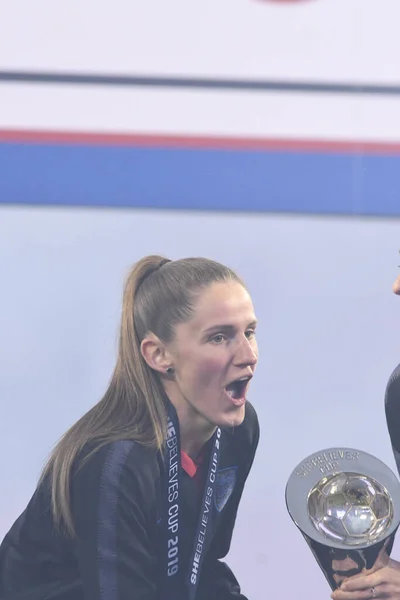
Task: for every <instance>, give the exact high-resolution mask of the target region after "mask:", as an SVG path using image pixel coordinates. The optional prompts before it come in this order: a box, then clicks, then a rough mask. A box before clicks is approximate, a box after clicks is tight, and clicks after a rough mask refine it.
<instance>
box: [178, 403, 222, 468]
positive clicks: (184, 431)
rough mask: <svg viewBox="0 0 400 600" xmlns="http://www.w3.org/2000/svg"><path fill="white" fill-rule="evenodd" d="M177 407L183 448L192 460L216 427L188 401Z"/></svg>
mask: <svg viewBox="0 0 400 600" xmlns="http://www.w3.org/2000/svg"><path fill="white" fill-rule="evenodd" d="M173 404H174V405H175V403H173ZM175 409H176V412H177V415H178V419H179V429H180V438H181V450H182V452H185V454H187V455H188V456H190V458H191V459H192V460H196V458H197V457H198V456H199V454H200V452H201V450H202V448H203V447H204V445H205V444H206V443H207V442H208V440H209V439H210V438H211V437H212V436H213V434H214V432H215V430H216V427H215V425H213V424H212V423H210V422H209V421H207V419H205V418H204V417H203V416H202V415H200V414H199V413H198V412H196V411H195V410H194V409H193V408H192V407H191V406H190V404H188V403H187V402H185V403H184V404H179V405H178V406H175Z"/></svg>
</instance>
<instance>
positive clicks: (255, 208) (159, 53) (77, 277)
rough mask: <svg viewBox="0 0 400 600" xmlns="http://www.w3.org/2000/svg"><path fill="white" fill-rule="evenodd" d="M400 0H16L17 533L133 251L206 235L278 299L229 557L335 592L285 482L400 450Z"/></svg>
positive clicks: (8, 316) (11, 419) (108, 337)
mask: <svg viewBox="0 0 400 600" xmlns="http://www.w3.org/2000/svg"><path fill="white" fill-rule="evenodd" d="M399 21H400V4H399V2H398V0H379V1H378V0H308V1H300V0H299V1H290V0H286V1H281V2H278V1H275V2H273V1H267V0H264V1H263V0H213V1H211V0H203V2H187V1H184V0H170V1H169V2H166V1H161V0H146V2H139V1H138V0H129V1H128V0H114V1H113V3H111V2H107V1H105V0H100V1H99V0H97V1H96V2H95V1H94V0H86V2H82V1H80V2H78V0H71V1H70V2H68V3H64V4H60V3H54V2H51V1H50V0H37V1H36V2H34V3H33V2H28V1H27V0H14V2H12V3H2V4H1V5H0V291H1V294H0V306H1V310H0V405H1V413H0V414H1V416H0V472H1V481H2V486H1V491H2V493H1V495H0V538H2V537H3V535H4V534H5V533H6V531H7V530H8V529H9V527H10V526H11V524H12V522H13V521H14V519H15V518H16V517H17V516H18V515H19V513H20V512H21V511H22V510H23V509H24V507H25V505H26V503H27V502H28V500H29V498H30V496H31V494H32V492H33V489H34V486H35V483H36V479H37V476H38V474H39V472H40V469H41V467H42V465H43V462H44V460H45V459H46V457H47V455H48V453H49V452H50V450H51V448H52V447H53V445H54V443H55V442H56V441H57V439H58V438H59V436H60V435H61V434H62V433H63V432H64V431H65V429H66V428H68V427H69V426H70V425H71V424H72V423H73V422H74V421H75V420H77V418H78V417H80V416H81V415H82V414H83V413H84V412H85V411H86V410H88V409H89V408H90V407H91V406H92V405H93V404H95V403H96V402H97V401H98V400H99V399H100V396H101V395H102V393H103V391H104V389H105V386H106V385H107V382H108V379H109V377H110V374H111V371H112V368H113V365H114V360H115V355H116V342H117V330H118V321H119V314H120V302H121V294H122V284H123V280H124V277H125V275H126V273H127V270H128V268H129V266H130V265H131V264H132V263H133V262H134V261H136V260H137V259H139V258H140V257H142V256H143V255H145V254H148V253H161V254H165V255H167V256H169V257H170V258H173V259H175V258H179V257H183V256H193V255H202V256H207V257H210V258H214V259H217V260H220V261H222V262H225V263H227V264H228V265H229V266H231V267H233V268H234V269H236V270H237V271H238V272H239V273H240V275H242V276H243V277H244V279H245V280H246V281H247V283H248V285H249V287H250V290H251V292H252V295H253V299H254V303H255V308H256V312H257V315H258V318H259V321H260V326H259V330H258V332H259V333H258V336H259V345H260V352H261V356H260V363H259V367H258V373H257V377H256V378H255V380H254V383H253V384H252V393H251V397H250V400H251V401H252V402H253V404H254V405H255V407H256V409H257V411H258V414H259V418H260V422H261V427H262V438H261V442H260V446H259V452H258V455H257V458H256V462H255V464H254V468H253V471H252V473H251V476H250V478H249V481H248V484H247V487H246V490H245V493H244V497H243V501H242V504H241V509H240V514H239V517H238V521H237V527H236V530H235V533H234V538H233V542H232V547H231V552H230V555H229V557H228V562H229V564H230V565H231V566H232V568H233V570H234V571H235V573H236V574H237V577H238V579H239V580H240V583H241V584H242V588H243V592H244V593H245V594H246V595H248V597H249V598H250V600H265V598H266V595H267V596H268V597H271V598H274V597H275V598H295V599H297V598H301V599H303V598H307V600H320V599H321V598H324V597H326V598H328V597H329V594H330V589H329V587H328V584H327V583H326V581H325V579H324V577H323V575H322V572H321V571H320V570H319V567H318V566H317V564H316V562H315V560H314V558H313V556H312V554H311V552H310V550H309V549H308V547H307V545H306V543H305V542H304V540H303V538H302V537H301V535H300V533H299V532H298V531H297V530H296V528H295V526H294V525H293V523H292V522H291V520H290V518H289V516H288V514H287V512H286V507H285V496H284V494H285V485H286V481H287V479H288V477H289V475H290V473H291V472H292V470H293V468H294V467H295V466H296V465H297V463H298V462H299V461H301V460H302V459H303V458H304V457H306V456H307V455H308V454H310V453H313V452H316V451H318V450H321V449H324V448H329V447H331V446H341V445H344V446H349V447H353V448H357V449H360V450H364V451H366V452H370V453H372V454H375V455H376V456H377V457H379V458H380V459H381V460H383V461H385V462H386V463H387V464H388V465H389V466H390V467H391V468H392V469H393V470H395V468H396V467H395V464H394V459H393V456H392V452H391V447H390V442H389V438H388V435H387V431H386V423H385V415H384V392H385V386H386V383H387V380H388V377H389V375H390V373H391V372H392V370H393V369H394V367H395V366H396V365H397V364H398V362H400V348H399V320H400V299H399V298H396V297H395V296H394V295H393V294H392V292H391V285H392V282H393V280H394V279H395V277H396V276H397V274H398V265H399V264H400V260H399V259H400V257H399V254H398V253H399V248H400V78H399V64H400V38H399V36H398V23H399ZM393 556H394V557H395V558H397V559H400V537H399V540H398V542H396V544H395V548H394V552H393ZM288 574H290V576H289V577H288ZM305 590H307V591H305Z"/></svg>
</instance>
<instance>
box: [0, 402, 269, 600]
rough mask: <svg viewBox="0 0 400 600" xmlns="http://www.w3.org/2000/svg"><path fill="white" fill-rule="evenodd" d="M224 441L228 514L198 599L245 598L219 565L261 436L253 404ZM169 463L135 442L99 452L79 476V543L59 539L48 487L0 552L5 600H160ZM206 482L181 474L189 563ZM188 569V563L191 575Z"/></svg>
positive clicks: (221, 499) (218, 528)
mask: <svg viewBox="0 0 400 600" xmlns="http://www.w3.org/2000/svg"><path fill="white" fill-rule="evenodd" d="M222 435H223V436H224V438H225V439H224V444H223V445H222V451H221V457H220V464H219V470H218V473H219V474H221V475H222V477H221V485H219V487H218V486H217V488H216V502H217V504H218V508H219V510H218V511H216V513H217V521H216V525H215V527H214V528H213V537H212V539H211V540H210V544H209V546H208V547H207V548H206V549H205V559H204V565H203V570H202V572H201V577H200V583H199V589H198V594H197V599H198V600H229V599H231V600H233V599H236V600H246V599H245V596H243V595H242V594H241V592H240V587H239V585H238V583H237V581H236V579H235V577H234V575H233V573H232V572H231V571H230V569H229V568H228V566H227V565H226V564H225V563H223V562H221V561H220V559H222V558H224V557H225V556H226V554H227V553H228V551H229V547H230V543H231V537H232V532H233V528H234V524H235V519H236V514H237V510H238V505H239V502H240V498H241V496H242V492H243V487H244V484H245V481H246V479H247V476H248V474H249V471H250V468H251V465H252V463H253V459H254V455H255V451H256V448H257V444H258V439H259V425H258V419H257V415H256V413H255V410H254V408H253V407H252V405H251V404H250V403H247V405H246V416H245V419H244V421H243V423H242V425H240V426H239V427H237V428H236V429H235V430H234V431H233V432H231V433H227V432H223V433H222ZM207 463H208V461H207V460H206V461H205V464H207ZM161 465H162V463H161V461H160V456H159V455H158V454H157V453H156V452H155V451H153V450H149V449H146V448H145V447H143V446H141V445H140V444H137V443H134V442H131V441H117V442H113V443H110V444H107V445H105V446H103V447H102V448H101V449H100V450H98V451H97V452H96V453H95V454H94V456H93V457H92V458H90V459H89V460H88V461H87V462H86V464H85V465H84V466H83V467H82V468H81V469H80V470H78V471H77V472H76V473H74V476H73V479H72V484H71V498H72V512H73V517H74V521H75V528H76V532H77V537H76V538H70V537H67V536H63V535H61V534H58V533H56V530H55V528H54V526H53V520H52V515H51V510H50V495H49V487H48V484H47V482H46V481H44V482H43V483H42V484H41V485H40V486H39V487H38V488H37V490H36V491H35V493H34V495H33V497H32V499H31V500H30V502H29V504H28V506H27V508H26V509H25V511H24V512H23V513H22V515H21V516H20V517H19V518H18V519H17V521H16V522H15V523H14V525H13V526H12V528H11V530H10V531H9V533H8V534H7V535H6V536H5V538H4V540H3V542H2V545H1V546H0V599H1V600H83V599H85V600H117V599H118V600H157V598H158V581H159V579H158V578H159V570H160V569H158V565H159V560H160V532H159V530H160V518H161V491H162V490H161V481H162V480H161V473H162V466H161ZM224 474H225V476H224ZM226 474H228V477H227V476H226ZM200 476H204V477H205V475H204V473H201V475H200ZM227 482H228V484H227ZM232 482H235V484H234V487H233V486H232ZM198 483H199V482H198V479H197V478H194V479H191V478H190V477H189V476H188V475H186V474H185V473H183V474H182V480H181V490H182V492H181V493H182V508H181V511H182V512H181V518H182V523H183V527H181V531H182V534H183V540H182V546H183V549H184V550H185V551H184V552H182V556H184V557H186V559H187V560H186V562H187V563H188V559H189V555H190V550H191V548H192V544H193V541H194V537H195V528H196V525H197V518H198V514H199V509H200V503H201V493H199V486H198ZM232 487H233V490H232ZM188 566H189V565H188V564H186V565H184V573H185V574H186V572H187V569H188Z"/></svg>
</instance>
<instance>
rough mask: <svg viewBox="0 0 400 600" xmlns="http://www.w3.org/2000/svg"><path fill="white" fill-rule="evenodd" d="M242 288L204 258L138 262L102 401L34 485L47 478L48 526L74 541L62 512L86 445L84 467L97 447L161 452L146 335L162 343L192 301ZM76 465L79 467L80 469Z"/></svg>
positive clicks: (162, 427) (67, 509)
mask: <svg viewBox="0 0 400 600" xmlns="http://www.w3.org/2000/svg"><path fill="white" fill-rule="evenodd" d="M229 281H236V282H239V283H241V284H242V285H243V286H244V284H243V282H242V281H241V279H240V278H239V277H238V276H237V275H236V273H235V272H234V271H232V270H231V269H230V268H228V267H226V266H224V265H222V264H220V263H217V262H215V261H212V260H209V259H206V258H186V259H181V260H176V261H171V260H169V259H167V258H165V257H163V256H157V255H155V256H146V257H144V258H142V259H141V260H139V261H138V262H137V263H136V264H135V265H134V266H133V267H132V269H131V271H130V273H129V275H128V277H127V280H126V282H125V286H124V293H123V302H122V316H121V324H120V335H119V348H118V356H117V360H116V365H115V368H114V372H113V374H112V377H111V380H110V383H109V385H108V388H107V390H106V392H105V394H104V396H103V398H102V399H101V400H100V401H99V402H98V403H97V404H96V405H95V406H94V407H93V408H91V409H90V410H89V411H88V412H87V413H86V414H84V415H83V416H82V417H81V418H80V419H79V420H78V421H77V422H76V423H75V424H74V425H72V427H71V428H70V429H69V430H68V431H67V432H66V433H65V434H64V435H63V437H62V438H61V439H60V441H59V442H58V444H57V445H56V447H55V448H54V450H53V452H52V453H51V455H50V458H49V460H48V462H47V464H46V465H45V467H44V469H43V472H42V475H41V478H40V481H43V479H44V478H45V477H49V483H50V487H51V505H52V513H53V519H54V523H55V525H56V527H57V528H59V527H62V528H63V529H64V530H65V532H66V533H68V534H70V535H72V536H73V535H74V533H75V531H74V523H73V518H72V512H71V506H70V483H71V471H72V469H73V467H74V465H75V463H76V461H77V458H78V455H79V454H80V452H81V451H82V450H83V449H84V447H86V446H87V444H90V445H91V446H93V449H92V450H91V452H90V453H88V454H87V456H86V457H85V460H87V459H88V458H89V457H90V456H92V454H93V453H94V452H96V451H97V450H98V449H99V448H101V447H102V446H103V445H104V444H107V443H110V442H113V441H116V440H123V439H129V440H134V441H136V442H138V443H140V444H144V445H146V446H149V447H152V448H154V449H156V450H161V449H162V448H163V445H164V440H165V438H166V421H167V415H166V402H165V400H166V396H165V392H164V388H163V385H162V383H161V379H160V376H159V375H158V374H157V373H156V372H155V371H153V370H152V369H151V368H150V367H149V366H148V365H147V363H146V361H145V360H144V358H143V356H142V354H141V350H140V345H141V341H142V340H143V338H144V337H145V336H146V334H148V332H150V331H151V332H153V333H154V334H155V335H157V336H158V338H159V339H160V340H162V341H163V342H165V343H167V342H169V341H171V340H172V339H173V337H174V331H175V327H176V325H177V324H178V323H182V322H185V321H187V320H189V319H190V317H191V316H192V314H193V310H194V303H195V300H196V297H197V295H198V294H199V293H200V292H201V291H202V290H204V289H205V288H206V287H208V286H209V285H211V284H212V283H215V282H229ZM81 464H83V462H81Z"/></svg>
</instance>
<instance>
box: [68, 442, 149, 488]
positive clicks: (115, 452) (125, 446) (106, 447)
mask: <svg viewBox="0 0 400 600" xmlns="http://www.w3.org/2000/svg"><path fill="white" fill-rule="evenodd" d="M73 471H74V477H76V478H77V479H81V478H82V477H83V478H84V477H90V478H98V479H100V480H102V481H106V480H107V481H108V480H110V481H111V480H116V479H117V478H118V480H120V481H121V482H123V481H125V480H126V481H128V482H130V484H131V485H134V482H135V481H140V482H141V483H150V482H151V480H152V479H157V477H158V475H159V462H158V459H157V451H156V450H154V449H152V448H149V447H147V446H144V445H143V444H140V443H139V442H136V441H133V440H129V439H117V440H111V441H108V442H102V443H98V442H88V443H87V444H85V446H84V447H83V448H82V450H81V452H80V453H79V455H78V457H77V459H76V461H75V464H74V469H73Z"/></svg>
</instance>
